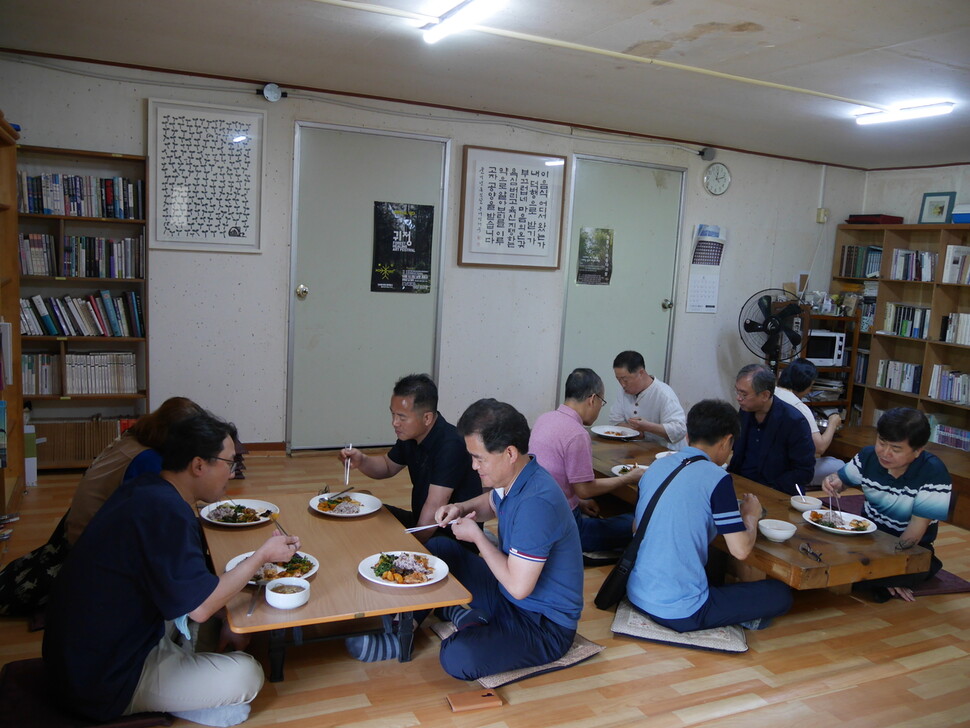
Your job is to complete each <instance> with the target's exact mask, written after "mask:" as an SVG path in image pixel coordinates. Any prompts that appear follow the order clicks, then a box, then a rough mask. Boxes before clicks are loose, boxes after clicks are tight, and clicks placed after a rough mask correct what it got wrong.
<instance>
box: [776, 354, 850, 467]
mask: <svg viewBox="0 0 970 728" xmlns="http://www.w3.org/2000/svg"><path fill="white" fill-rule="evenodd" d="M817 378H818V368H817V367H816V366H815V364H814V363H812V362H811V361H809V360H808V359H795V360H794V361H792V362H791V363H790V364H789V365H788V366H786V367H785V368H784V369H782V370H781V374H779V375H778V384H777V386H776V387H775V396H776V397H777V398H778V399H780V400H781V401H782V402H786V403H788V404H790V405H791V406H792V407H794V408H795V409H797V410H798V411H799V412H801V414H802V417H804V418H805V421H806V422H808V429H809V430H811V432H812V442H814V443H815V473H814V475H813V476H812V482H811V485H821V484H822V481H823V480H824V479H825V476H826V475H829V474H830V473H835V472H837V471H838V470H839V468H841V467H842V466H843V465H845V463H844V462H842V461H841V460H839V459H838V458H833V457H829V456H827V455H826V454H825V451H826V450H828V448H829V445H831V444H832V439H833V438H834V437H835V433H836V431H837V430H838V429H839V427H840V426H841V425H842V417H840V416H839V413H838V412H833V413H832V414H830V415H829V416H828V421H827V423H826V426H825V431H824V432H820V431H819V428H818V422H817V421H816V419H815V413H814V412H813V411H812V409H811V408H810V407H809V406H808V405H807V404H805V402H803V401H802V398H803V397H806V396H807V395H808V393H809V392H811V391H812V386H813V385H814V384H815V380H816V379H817Z"/></svg>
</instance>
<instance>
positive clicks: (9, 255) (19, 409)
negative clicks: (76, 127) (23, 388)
mask: <svg viewBox="0 0 970 728" xmlns="http://www.w3.org/2000/svg"><path fill="white" fill-rule="evenodd" d="M18 138H19V135H18V134H17V132H16V131H15V130H14V129H13V127H11V126H10V124H8V123H7V121H6V119H5V118H4V116H3V112H2V111H0V316H2V317H3V320H4V321H6V322H9V323H11V324H13V325H12V326H11V332H12V336H11V342H10V344H11V347H10V348H11V351H10V354H11V356H10V359H11V361H12V362H13V366H12V367H11V371H10V372H9V376H10V379H11V381H10V383H9V384H4V385H3V390H2V391H0V398H2V399H3V401H4V402H5V403H6V410H7V423H6V433H5V434H6V441H7V455H6V467H4V468H3V469H2V470H0V512H6V510H7V503H8V501H9V500H10V496H11V494H12V493H13V492H14V490H15V489H16V488H17V487H18V485H19V484H20V483H21V482H22V481H23V476H24V426H23V402H22V400H21V397H20V366H19V364H20V336H19V334H20V323H19V322H20V275H19V274H20V267H19V261H18V258H17V149H16V146H17V139H18Z"/></svg>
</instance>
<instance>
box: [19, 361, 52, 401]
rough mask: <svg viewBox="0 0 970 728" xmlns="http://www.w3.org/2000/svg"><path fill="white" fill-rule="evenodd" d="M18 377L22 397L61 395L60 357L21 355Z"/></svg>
mask: <svg viewBox="0 0 970 728" xmlns="http://www.w3.org/2000/svg"><path fill="white" fill-rule="evenodd" d="M20 376H21V381H22V382H23V385H22V386H23V392H24V396H27V395H39V394H60V393H61V366H60V356H58V355H57V354H21V355H20Z"/></svg>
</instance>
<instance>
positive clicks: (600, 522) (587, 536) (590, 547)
mask: <svg viewBox="0 0 970 728" xmlns="http://www.w3.org/2000/svg"><path fill="white" fill-rule="evenodd" d="M573 516H575V517H576V526H577V528H579V543H580V544H581V545H582V548H583V551H615V550H616V549H622V548H626V545H627V544H628V543H630V541H632V540H633V514H632V513H623V514H621V515H619V516H613V517H612V518H591V517H590V516H587V515H585V514H584V513H583V512H582V510H581V509H580V507H579V506H576V507H575V508H574V509H573Z"/></svg>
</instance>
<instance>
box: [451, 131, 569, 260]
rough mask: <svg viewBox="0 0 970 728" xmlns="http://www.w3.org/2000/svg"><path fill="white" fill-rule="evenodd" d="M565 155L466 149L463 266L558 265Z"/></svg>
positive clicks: (461, 251) (462, 211) (462, 199)
mask: <svg viewBox="0 0 970 728" xmlns="http://www.w3.org/2000/svg"><path fill="white" fill-rule="evenodd" d="M565 172H566V158H565V157H559V156H554V155H548V154H532V153H530V152H516V151H510V150H505V149H490V148H487V147H471V146H466V147H465V154H464V159H463V162H462V188H461V237H460V240H459V244H458V265H482V266H503V267H512V268H549V269H553V270H555V269H556V268H558V267H559V252H560V244H561V237H562V216H563V180H564V179H565Z"/></svg>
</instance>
